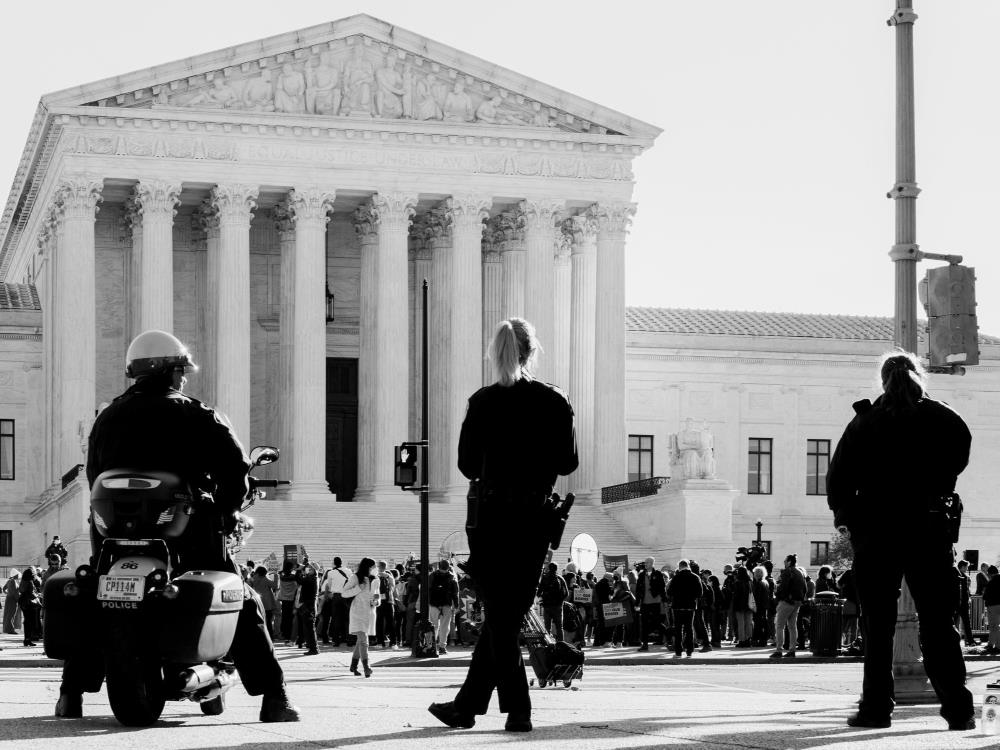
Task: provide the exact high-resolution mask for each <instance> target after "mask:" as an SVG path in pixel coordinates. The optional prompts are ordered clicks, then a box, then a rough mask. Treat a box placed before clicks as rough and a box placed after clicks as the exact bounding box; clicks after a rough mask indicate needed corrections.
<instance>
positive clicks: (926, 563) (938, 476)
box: [826, 351, 975, 730]
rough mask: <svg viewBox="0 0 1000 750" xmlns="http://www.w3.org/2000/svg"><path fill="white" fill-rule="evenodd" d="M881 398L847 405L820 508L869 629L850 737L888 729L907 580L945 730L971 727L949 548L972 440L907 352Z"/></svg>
mask: <svg viewBox="0 0 1000 750" xmlns="http://www.w3.org/2000/svg"><path fill="white" fill-rule="evenodd" d="M880 375H881V386H882V391H883V393H882V395H881V396H879V397H878V398H877V399H876V400H875V403H871V402H870V401H868V400H867V399H865V400H862V401H858V402H857V403H856V404H854V410H855V412H856V415H855V417H854V419H853V420H851V423H850V424H849V425H847V429H846V430H845V431H844V435H843V437H841V439H840V443H839V444H838V445H837V449H836V451H835V452H834V454H833V458H832V459H831V461H830V468H829V470H828V473H827V480H826V481H827V502H828V504H829V506H830V509H831V510H832V511H833V514H834V525H835V526H836V527H837V529H838V530H839V531H840V532H841V533H842V534H846V535H849V536H850V540H851V544H852V546H853V548H854V574H855V577H856V581H857V591H858V597H859V599H860V605H861V616H862V621H863V624H864V626H865V630H864V634H865V637H864V645H865V663H864V685H863V687H862V694H861V703H860V704H859V710H858V712H857V713H856V714H854V715H853V716H851V717H850V718H849V719H848V720H847V723H848V724H849V725H850V726H852V727H873V728H884V727H888V726H890V725H891V715H892V710H893V706H894V704H895V701H894V693H893V674H892V653H893V636H894V633H895V628H896V605H897V598H898V597H899V589H900V584H901V582H902V580H903V578H904V576H905V578H906V583H907V585H908V586H909V588H910V592H911V593H912V594H913V600H914V603H915V604H916V608H917V613H918V614H919V618H920V645H921V649H922V651H923V655H924V668H925V669H926V670H927V676H928V677H929V678H930V681H931V684H932V685H933V686H934V689H935V690H936V691H937V695H938V698H939V700H940V701H941V715H942V716H943V717H944V718H945V720H946V721H947V722H948V728H949V729H954V730H967V729H973V728H974V727H975V721H974V719H973V716H974V710H973V707H972V694H971V693H970V692H969V690H968V689H967V688H966V687H965V676H966V675H965V661H964V660H963V657H962V648H961V645H960V643H959V634H958V631H956V630H955V627H954V623H953V621H952V613H953V612H954V600H955V596H956V587H955V572H954V569H953V567H952V566H953V562H954V558H953V553H952V545H953V543H954V542H955V541H956V540H957V532H958V522H959V520H960V515H959V512H957V511H958V508H959V507H960V504H959V501H958V497H957V495H955V494H954V491H955V483H956V481H957V479H958V475H959V474H961V472H962V470H963V469H965V467H966V465H967V464H968V462H969V449H970V445H971V442H972V436H971V433H970V432H969V428H968V427H967V426H966V424H965V422H964V421H963V420H962V418H961V417H960V416H959V415H958V414H957V413H956V412H955V411H954V410H953V409H952V408H951V407H950V406H948V405H947V404H945V403H942V402H941V401H935V400H934V399H932V398H930V397H929V396H928V395H927V388H926V373H925V372H924V369H923V367H922V366H921V364H920V361H919V360H918V359H917V357H916V356H915V355H914V354H911V353H909V352H902V351H897V352H893V353H890V354H887V355H885V356H884V357H883V358H882V363H881V368H880Z"/></svg>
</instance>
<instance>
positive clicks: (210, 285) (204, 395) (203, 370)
mask: <svg viewBox="0 0 1000 750" xmlns="http://www.w3.org/2000/svg"><path fill="white" fill-rule="evenodd" d="M194 221H196V222H197V223H198V224H199V225H200V228H201V231H202V233H204V235H205V301H204V306H205V307H204V310H203V311H202V314H203V315H204V319H205V337H204V339H203V341H204V344H203V348H204V350H203V351H202V352H200V353H199V358H196V359H195V362H197V363H198V366H199V368H200V371H199V373H198V380H199V381H200V383H201V393H200V394H199V398H201V399H202V400H203V401H205V402H206V403H208V404H212V405H213V406H215V405H217V404H218V393H217V391H216V381H217V377H216V372H217V369H218V368H217V359H218V358H217V356H216V348H217V347H216V338H217V333H216V325H217V323H216V316H217V314H218V313H217V310H218V307H219V293H218V287H217V286H216V285H217V284H218V281H219V214H218V211H216V209H215V206H214V205H213V203H212V200H211V199H207V200H205V201H204V202H203V203H202V204H201V206H199V207H198V209H197V210H196V211H195V213H194Z"/></svg>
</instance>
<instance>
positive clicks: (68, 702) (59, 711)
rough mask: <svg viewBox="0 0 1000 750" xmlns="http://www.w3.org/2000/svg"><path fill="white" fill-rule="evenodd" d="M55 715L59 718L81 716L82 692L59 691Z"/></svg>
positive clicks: (78, 717) (77, 717) (79, 717)
mask: <svg viewBox="0 0 1000 750" xmlns="http://www.w3.org/2000/svg"><path fill="white" fill-rule="evenodd" d="M56 716H58V717H59V718H61V719H81V718H83V694H82V693H68V692H64V691H60V692H59V701H58V702H57V703H56Z"/></svg>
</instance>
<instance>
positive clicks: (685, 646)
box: [671, 607, 694, 656]
mask: <svg viewBox="0 0 1000 750" xmlns="http://www.w3.org/2000/svg"><path fill="white" fill-rule="evenodd" d="M671 613H672V614H673V616H674V653H675V654H677V655H678V656H680V655H681V651H686V652H687V655H688V656H690V655H691V652H692V651H694V610H693V609H677V608H676V607H675V608H673V609H671Z"/></svg>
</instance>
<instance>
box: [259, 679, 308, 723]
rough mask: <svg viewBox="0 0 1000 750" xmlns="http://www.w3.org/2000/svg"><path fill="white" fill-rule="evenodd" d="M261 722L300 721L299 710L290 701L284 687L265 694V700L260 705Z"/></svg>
mask: <svg viewBox="0 0 1000 750" xmlns="http://www.w3.org/2000/svg"><path fill="white" fill-rule="evenodd" d="M260 720H261V721H264V722H275V721H298V720H299V709H297V708H296V707H295V706H293V705H292V702H291V701H290V700H288V694H287V693H286V692H285V686H284V685H282V686H281V687H280V688H278V689H277V690H275V691H274V692H270V693H264V700H263V701H262V702H261V704H260Z"/></svg>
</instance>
